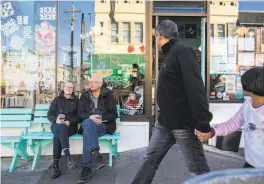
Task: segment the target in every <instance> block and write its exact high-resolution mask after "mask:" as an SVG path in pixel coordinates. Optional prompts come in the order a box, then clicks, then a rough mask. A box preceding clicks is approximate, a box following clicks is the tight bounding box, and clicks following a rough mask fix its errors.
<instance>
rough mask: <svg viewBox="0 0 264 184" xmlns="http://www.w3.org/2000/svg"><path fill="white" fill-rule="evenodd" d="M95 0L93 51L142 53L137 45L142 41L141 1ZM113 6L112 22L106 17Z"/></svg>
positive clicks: (142, 17) (142, 12)
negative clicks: (113, 1)
mask: <svg viewBox="0 0 264 184" xmlns="http://www.w3.org/2000/svg"><path fill="white" fill-rule="evenodd" d="M111 3H112V2H110V0H105V1H101V0H96V1H95V40H94V44H95V45H94V54H110V53H115V54H128V47H129V46H133V47H134V51H133V54H142V52H141V50H140V47H141V46H142V45H144V40H145V34H146V33H145V31H144V30H145V0H141V1H135V0H130V1H115V3H114V4H112V5H111ZM111 7H112V8H113V7H114V15H113V17H114V20H115V22H114V21H111V19H110V18H109V13H110V12H111Z"/></svg>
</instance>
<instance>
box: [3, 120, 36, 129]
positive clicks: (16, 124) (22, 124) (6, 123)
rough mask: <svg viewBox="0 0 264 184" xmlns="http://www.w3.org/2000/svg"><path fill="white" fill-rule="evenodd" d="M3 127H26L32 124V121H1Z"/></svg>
mask: <svg viewBox="0 0 264 184" xmlns="http://www.w3.org/2000/svg"><path fill="white" fill-rule="evenodd" d="M0 126H1V128H26V127H30V126H31V121H1V124H0Z"/></svg>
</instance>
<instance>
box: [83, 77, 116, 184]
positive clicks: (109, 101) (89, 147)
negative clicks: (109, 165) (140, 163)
mask: <svg viewBox="0 0 264 184" xmlns="http://www.w3.org/2000/svg"><path fill="white" fill-rule="evenodd" d="M102 85H103V80H102V78H100V77H99V76H98V75H93V76H92V77H91V79H90V80H89V87H90V89H89V90H88V91H86V92H85V93H83V94H82V96H81V98H80V102H79V106H78V116H79V117H80V119H81V121H82V126H81V128H82V136H83V154H82V166H83V169H82V173H81V180H80V182H86V181H89V180H90V179H91V177H92V169H91V168H92V163H93V164H94V165H95V166H96V168H97V169H100V168H102V167H104V166H105V164H104V161H103V157H102V156H101V154H100V153H99V149H100V147H99V143H98V137H100V136H103V135H104V134H106V133H109V134H112V133H114V132H115V130H116V121H115V120H116V118H117V108H116V102H115V100H114V97H113V94H112V91H111V90H109V89H107V88H104V87H102ZM92 161H93V162H92Z"/></svg>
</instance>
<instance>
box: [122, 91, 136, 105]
mask: <svg viewBox="0 0 264 184" xmlns="http://www.w3.org/2000/svg"><path fill="white" fill-rule="evenodd" d="M137 105H138V99H137V95H136V93H130V95H129V97H128V100H127V102H126V104H125V107H128V108H129V107H135V106H137Z"/></svg>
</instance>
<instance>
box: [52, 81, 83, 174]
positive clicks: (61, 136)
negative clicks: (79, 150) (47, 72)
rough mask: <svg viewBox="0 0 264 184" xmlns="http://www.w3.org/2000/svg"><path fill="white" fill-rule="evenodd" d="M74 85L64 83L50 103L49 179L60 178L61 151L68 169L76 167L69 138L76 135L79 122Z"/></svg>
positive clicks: (69, 82)
mask: <svg viewBox="0 0 264 184" xmlns="http://www.w3.org/2000/svg"><path fill="white" fill-rule="evenodd" d="M73 91H74V83H73V82H72V81H66V82H64V84H63V91H62V93H61V94H60V95H59V96H57V97H56V98H54V100H53V101H52V102H51V105H50V108H49V111H48V119H49V121H50V122H51V123H52V125H51V131H52V133H53V134H54V137H53V158H54V162H53V165H52V171H51V178H52V179H54V178H58V177H59V176H60V169H59V159H60V158H61V152H62V151H63V152H64V154H65V156H66V158H67V163H68V168H69V169H74V168H76V167H77V165H76V163H75V162H74V161H73V160H72V159H71V155H70V151H69V149H70V145H69V137H70V136H72V135H74V134H76V133H77V129H78V126H77V124H78V123H80V120H79V118H78V116H77V108H78V102H79V99H78V98H77V97H76V96H75V95H74V93H73Z"/></svg>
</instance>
